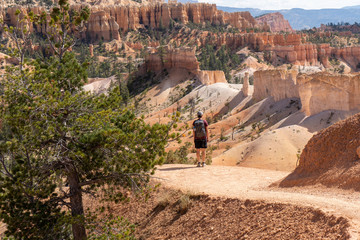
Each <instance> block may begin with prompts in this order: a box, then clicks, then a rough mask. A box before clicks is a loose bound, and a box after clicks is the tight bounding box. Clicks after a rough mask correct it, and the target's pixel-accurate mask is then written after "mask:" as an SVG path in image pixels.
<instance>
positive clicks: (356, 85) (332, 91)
mask: <svg viewBox="0 0 360 240" xmlns="http://www.w3.org/2000/svg"><path fill="white" fill-rule="evenodd" d="M297 85H298V88H299V95H300V99H301V104H302V111H304V112H305V114H306V115H308V116H309V115H313V114H316V113H319V112H322V111H324V110H328V109H333V110H342V111H358V110H360V75H359V74H356V75H352V74H346V75H345V74H344V75H334V74H329V73H315V74H311V75H305V74H302V75H299V76H298V77H297Z"/></svg>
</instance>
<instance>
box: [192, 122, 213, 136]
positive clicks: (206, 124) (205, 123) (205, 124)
mask: <svg viewBox="0 0 360 240" xmlns="http://www.w3.org/2000/svg"><path fill="white" fill-rule="evenodd" d="M197 120H199V119H197ZM197 120H195V121H194V122H193V129H194V131H195V122H196V121H197ZM201 120H202V121H204V126H205V134H206V128H207V126H209V124H208V123H207V121H206V120H204V119H201ZM195 139H207V137H206V136H205V137H201V138H197V137H195Z"/></svg>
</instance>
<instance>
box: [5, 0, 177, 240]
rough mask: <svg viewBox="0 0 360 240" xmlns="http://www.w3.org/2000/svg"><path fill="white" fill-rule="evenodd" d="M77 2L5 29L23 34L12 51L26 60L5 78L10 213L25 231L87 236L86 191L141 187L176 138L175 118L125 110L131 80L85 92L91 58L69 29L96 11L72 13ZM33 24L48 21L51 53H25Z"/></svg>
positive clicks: (63, 2)
mask: <svg viewBox="0 0 360 240" xmlns="http://www.w3.org/2000/svg"><path fill="white" fill-rule="evenodd" d="M68 10H69V5H68V2H67V0H60V1H59V7H57V8H54V9H53V10H52V12H51V14H50V22H47V21H48V19H49V17H48V14H46V13H45V12H44V13H41V15H40V16H38V15H34V14H33V13H30V14H29V15H28V16H25V17H24V18H23V19H22V20H21V21H20V23H22V24H20V25H19V26H21V29H16V28H12V27H10V28H5V31H6V33H7V34H8V36H9V37H11V38H13V39H16V41H18V44H17V46H18V48H16V49H13V50H12V56H14V57H17V58H18V59H19V62H20V64H19V65H18V66H13V67H7V71H6V75H5V76H4V79H2V85H1V95H0V113H1V119H0V121H1V123H2V124H1V129H0V165H1V172H0V218H1V220H2V221H3V222H4V223H6V224H7V231H6V235H7V236H13V237H15V238H16V239H70V238H72V239H75V240H80V239H81V240H83V239H86V238H87V236H86V231H85V227H86V217H85V212H84V206H83V200H82V196H83V194H84V193H91V194H96V193H97V192H98V191H99V190H100V189H102V188H103V187H104V186H106V189H107V191H106V193H107V194H108V195H107V196H110V199H112V200H116V199H117V198H116V197H114V196H118V195H116V194H114V191H115V190H116V186H132V187H137V188H139V189H140V188H141V187H142V186H144V185H146V183H147V181H148V180H149V176H150V174H151V173H152V172H153V170H154V168H155V165H156V164H159V163H162V161H163V156H164V155H165V152H164V147H165V144H166V143H167V140H168V139H169V137H175V136H173V135H170V134H169V131H170V129H171V128H172V125H171V124H170V125H161V124H155V125H153V126H150V125H148V124H146V123H145V122H144V120H143V118H137V117H136V116H135V114H134V113H132V112H131V111H129V110H127V109H121V108H120V107H119V106H121V103H122V101H123V100H122V97H121V96H119V91H120V92H122V91H124V90H122V88H120V89H119V87H114V88H113V89H112V90H111V91H110V92H109V93H108V94H106V95H104V94H101V95H94V94H91V93H89V92H85V91H83V88H82V87H83V85H84V83H85V82H86V80H87V71H86V68H87V64H86V63H84V64H80V63H79V62H78V61H77V59H76V57H75V55H74V54H73V53H71V52H69V51H68V50H69V49H70V48H72V47H73V46H74V45H75V42H76V40H75V39H74V38H72V37H71V35H69V32H70V31H72V30H74V29H77V30H79V31H80V30H81V29H80V27H81V26H82V25H83V24H82V23H83V22H84V21H86V20H87V19H88V17H89V13H90V12H89V9H87V8H84V9H80V12H78V13H75V12H74V13H72V14H73V15H72V16H71V18H70V16H69V14H68V13H69V11H68ZM17 14H19V13H17ZM33 23H36V24H48V26H49V29H47V35H46V38H47V40H48V41H47V43H48V44H49V46H50V47H51V49H52V52H53V55H52V56H51V57H48V58H44V59H40V58H39V59H36V60H32V59H27V58H25V52H26V49H27V48H28V47H29V46H31V45H32V44H31V38H30V37H28V36H29V34H30V33H29V31H28V29H29V24H33ZM124 94H125V93H124ZM124 94H121V95H122V96H123V97H124ZM178 117H179V116H178V115H174V116H173V119H174V121H176V119H178ZM119 197H120V198H121V196H119ZM71 232H72V233H71Z"/></svg>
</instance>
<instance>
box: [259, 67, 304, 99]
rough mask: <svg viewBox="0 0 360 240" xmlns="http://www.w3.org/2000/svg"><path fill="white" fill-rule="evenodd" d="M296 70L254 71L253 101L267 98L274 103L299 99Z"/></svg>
mask: <svg viewBox="0 0 360 240" xmlns="http://www.w3.org/2000/svg"><path fill="white" fill-rule="evenodd" d="M296 75H297V71H296V70H291V71H287V70H286V69H273V70H265V71H256V72H255V73H254V94H253V98H254V99H255V101H260V100H262V99H264V98H267V97H273V98H274V100H275V101H280V100H282V99H286V98H293V97H295V98H299V91H298V88H297V85H296Z"/></svg>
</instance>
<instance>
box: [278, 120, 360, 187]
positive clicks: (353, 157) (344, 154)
mask: <svg viewBox="0 0 360 240" xmlns="http://www.w3.org/2000/svg"><path fill="white" fill-rule="evenodd" d="M359 136H360V114H357V115H354V116H352V117H350V118H348V119H346V120H343V121H340V122H338V123H336V124H334V125H332V126H330V127H328V128H326V129H324V130H322V131H320V132H319V133H318V134H316V135H314V136H313V137H312V138H311V139H310V141H309V142H308V143H307V144H306V146H305V148H304V150H303V152H302V153H301V156H300V161H299V166H298V167H297V168H296V169H295V171H294V172H293V173H291V174H290V175H289V176H287V177H286V178H285V179H284V180H283V181H282V182H281V183H280V186H282V187H293V186H304V185H316V184H322V185H325V186H328V187H339V188H344V189H354V190H356V191H359V190H360V181H359V176H360V161H359V157H358V155H357V149H358V147H359V145H360V138H359Z"/></svg>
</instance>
